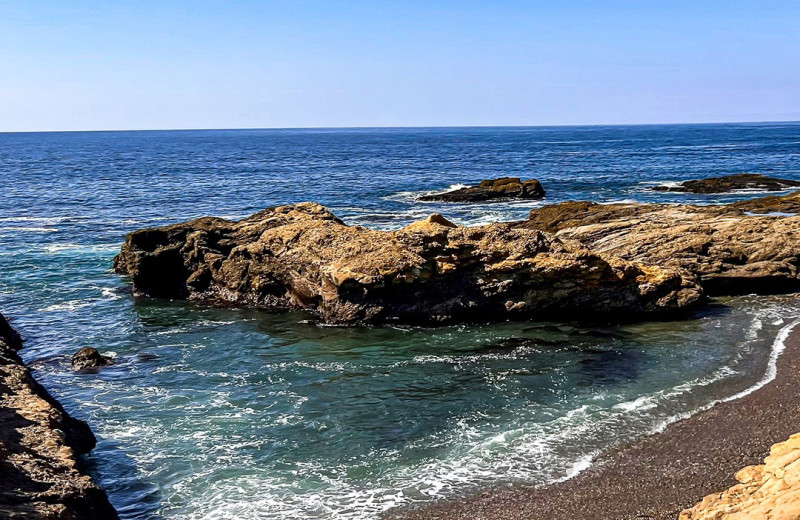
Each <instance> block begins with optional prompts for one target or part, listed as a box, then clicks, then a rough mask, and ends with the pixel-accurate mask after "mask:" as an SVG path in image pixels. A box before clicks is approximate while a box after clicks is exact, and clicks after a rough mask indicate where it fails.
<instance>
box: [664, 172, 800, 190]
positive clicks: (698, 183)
mask: <svg viewBox="0 0 800 520" xmlns="http://www.w3.org/2000/svg"><path fill="white" fill-rule="evenodd" d="M798 186H800V181H793V180H790V179H778V178H775V177H767V176H766V175H760V174H757V173H740V174H738V175H725V176H724V177H711V178H709V179H696V180H691V181H684V182H682V183H680V184H679V185H677V186H654V187H653V188H652V189H653V190H655V191H672V192H683V193H729V192H732V191H736V190H763V191H780V190H785V189H788V188H795V187H798Z"/></svg>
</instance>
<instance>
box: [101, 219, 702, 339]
mask: <svg viewBox="0 0 800 520" xmlns="http://www.w3.org/2000/svg"><path fill="white" fill-rule="evenodd" d="M115 269H116V270H117V271H118V272H120V273H125V274H128V275H130V276H131V278H132V281H133V287H134V294H136V295H145V296H153V297H163V298H185V299H193V300H200V301H206V302H212V303H217V304H235V305H249V306H257V307H263V308H270V309H307V310H310V311H314V312H315V313H316V314H317V315H318V316H319V317H320V318H321V319H322V320H323V321H325V322H328V323H340V324H356V323H381V322H387V321H391V322H403V323H423V324H424V323H429V324H438V323H451V322H463V321H480V322H486V321H493V320H503V319H511V318H514V319H530V318H538V317H543V316H546V315H555V314H557V315H561V316H568V317H570V318H572V319H575V318H578V319H580V318H584V317H587V316H588V315H595V316H596V315H601V314H602V315H614V316H616V317H619V316H620V315H622V316H625V317H631V316H636V315H643V314H647V315H664V314H668V313H673V312H676V311H681V310H684V309H688V308H691V307H692V306H694V305H695V304H696V303H698V302H699V301H700V300H701V298H702V291H701V290H700V288H699V286H698V285H697V283H696V281H695V280H693V279H692V278H691V276H688V275H686V274H685V273H682V272H680V271H677V270H674V269H670V268H662V267H654V266H646V265H641V264H638V263H635V262H630V261H626V260H622V259H620V258H618V257H615V256H613V255H607V254H602V253H594V252H591V251H587V250H586V249H585V248H582V247H580V246H576V245H573V244H567V243H564V242H563V241H561V240H559V239H557V238H555V237H553V236H552V235H551V234H548V233H543V232H541V231H538V230H534V229H522V228H517V227H514V226H513V225H512V224H500V223H497V224H491V225H486V226H480V227H462V226H456V225H454V224H452V223H451V222H449V221H447V220H446V219H445V218H444V217H442V216H441V215H433V216H431V217H430V218H428V219H427V220H423V221H419V222H415V223H413V224H411V225H409V226H407V227H405V228H403V229H400V230H397V231H377V230H371V229H366V228H363V227H360V226H348V225H346V224H345V223H343V222H342V221H341V220H339V219H338V218H336V217H335V216H334V215H333V214H332V213H330V212H329V211H328V210H327V209H326V208H324V207H323V206H320V205H318V204H314V203H302V204H296V205H292V206H279V207H275V208H270V209H267V210H264V211H262V212H260V213H256V214H255V215H253V216H251V217H249V218H246V219H244V220H241V221H238V222H232V221H228V220H224V219H220V218H200V219H197V220H192V221H189V222H185V223H182V224H176V225H172V226H166V227H160V228H151V229H143V230H140V231H135V232H133V233H130V234H129V235H128V236H127V238H126V240H125V244H124V245H123V246H122V250H121V252H120V254H119V255H117V257H116V258H115Z"/></svg>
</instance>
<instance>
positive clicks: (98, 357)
mask: <svg viewBox="0 0 800 520" xmlns="http://www.w3.org/2000/svg"><path fill="white" fill-rule="evenodd" d="M113 364H114V360H113V359H111V358H110V357H108V356H103V355H102V354H100V352H98V351H97V349H96V348H91V347H85V348H82V349H80V350H79V351H77V352H76V353H74V354H73V355H72V368H73V369H74V370H86V369H88V368H99V367H105V366H109V365H113Z"/></svg>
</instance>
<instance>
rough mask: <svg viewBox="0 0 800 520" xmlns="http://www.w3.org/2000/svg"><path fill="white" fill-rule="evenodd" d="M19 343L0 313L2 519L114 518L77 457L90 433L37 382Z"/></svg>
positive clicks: (90, 444)
mask: <svg viewBox="0 0 800 520" xmlns="http://www.w3.org/2000/svg"><path fill="white" fill-rule="evenodd" d="M21 348H22V339H21V338H20V336H19V334H18V333H17V332H16V331H15V330H14V329H13V328H11V326H10V325H9V323H8V321H7V320H6V319H5V318H4V317H3V316H2V315H0V423H2V425H3V427H2V428H0V519H15V518H19V519H48V520H51V519H52V520H57V519H58V520H61V519H63V520H67V519H71V520H95V519H102V520H106V519H108V520H114V519H116V518H117V513H116V512H115V511H114V508H113V507H112V506H111V504H110V502H109V501H108V497H107V496H106V493H105V491H103V490H102V489H101V488H99V487H98V486H97V485H96V484H95V483H94V482H93V481H92V479H91V478H90V477H89V476H88V475H86V474H85V473H84V472H83V470H82V469H81V465H80V462H79V461H78V458H77V457H78V455H80V454H84V453H88V452H89V451H91V450H92V449H93V448H94V446H95V444H96V440H95V437H94V434H92V431H91V430H90V429H89V426H88V425H87V424H86V423H85V422H83V421H80V420H77V419H74V418H72V417H70V415H69V414H68V413H67V412H66V411H65V410H64V408H63V407H62V406H61V404H60V403H59V402H58V401H56V400H55V399H54V398H53V397H52V396H51V395H50V394H49V393H48V392H47V390H46V389H44V388H43V387H42V386H41V385H39V384H38V383H37V382H36V380H35V379H34V378H33V376H32V375H31V373H30V371H29V370H28V369H27V368H26V367H25V365H24V364H23V362H22V359H21V358H20V357H19V355H18V354H17V351H18V350H19V349H21Z"/></svg>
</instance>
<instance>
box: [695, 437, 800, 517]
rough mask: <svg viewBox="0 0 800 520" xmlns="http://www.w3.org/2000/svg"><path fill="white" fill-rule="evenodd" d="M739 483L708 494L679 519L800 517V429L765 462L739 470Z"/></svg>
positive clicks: (775, 446) (772, 450)
mask: <svg viewBox="0 0 800 520" xmlns="http://www.w3.org/2000/svg"><path fill="white" fill-rule="evenodd" d="M736 480H737V481H738V482H739V483H738V484H737V485H735V486H733V487H731V488H729V489H727V490H725V491H723V492H722V493H714V494H712V495H708V496H707V497H705V498H704V499H703V500H701V501H700V502H698V503H697V504H696V505H695V506H694V507H692V508H690V509H686V510H684V511H683V512H682V513H681V515H680V517H679V520H794V519H798V518H800V433H796V434H794V435H792V436H791V437H789V439H788V440H786V441H784V442H780V443H778V444H775V445H773V446H772V448H771V449H770V454H769V456H768V457H767V458H766V459H764V464H761V465H758V466H747V467H745V468H743V469H741V470H739V471H738V472H736Z"/></svg>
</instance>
